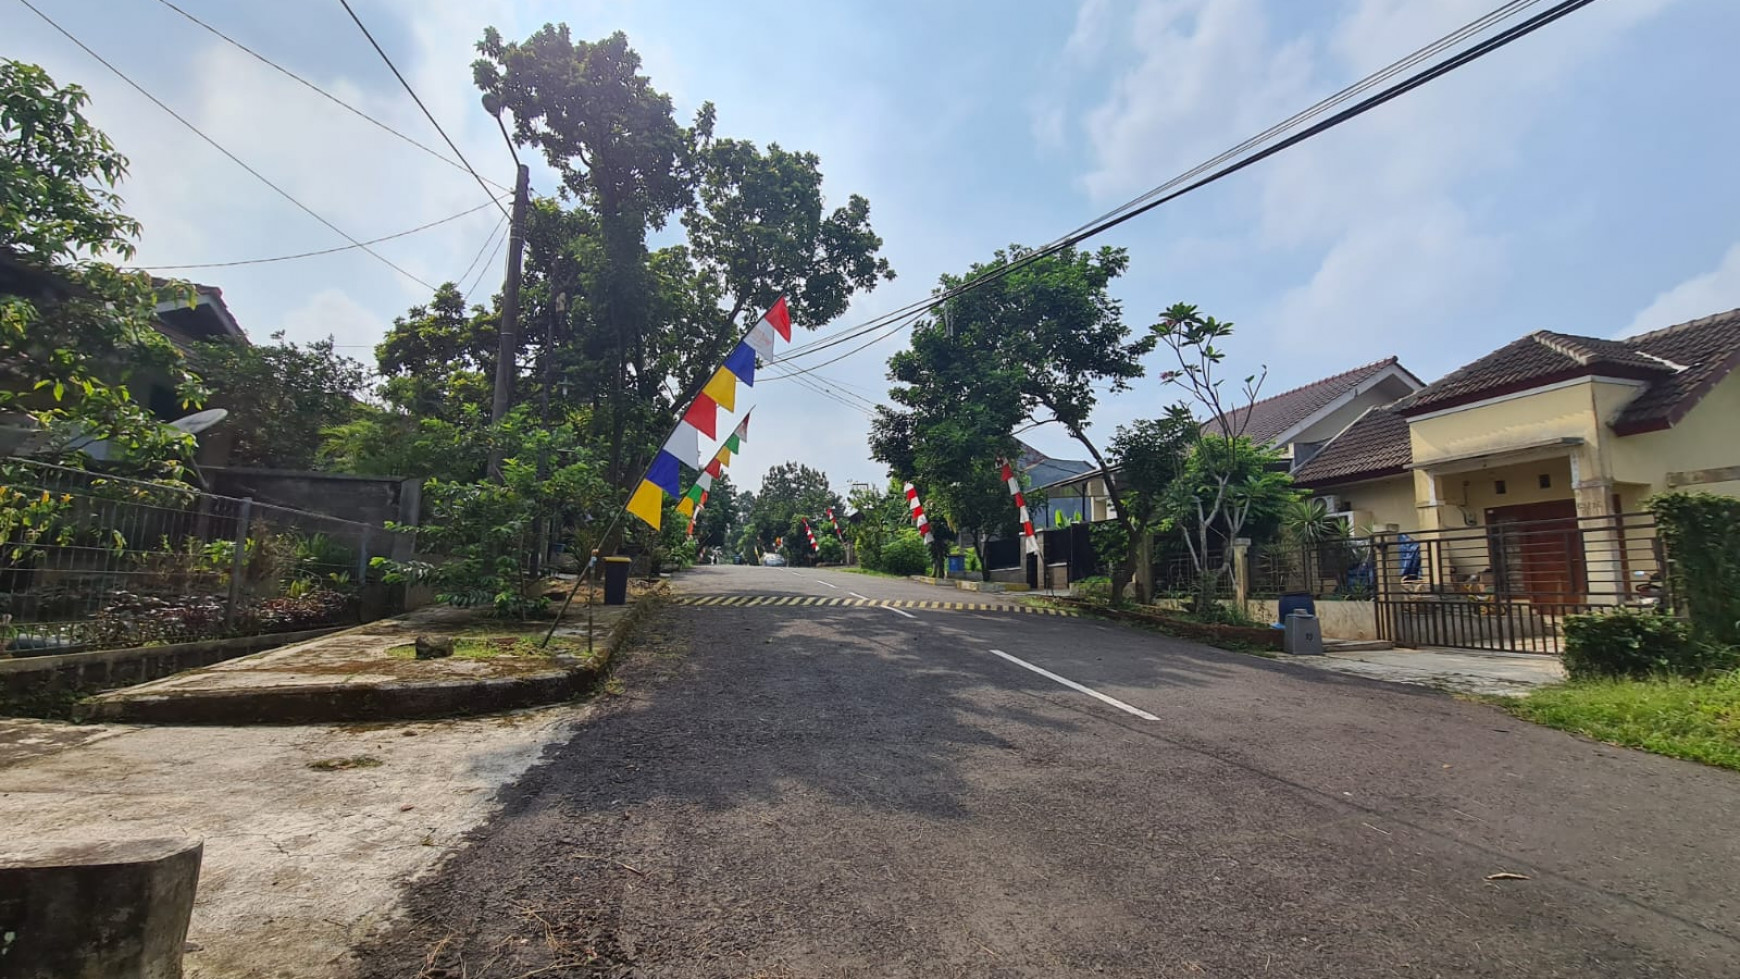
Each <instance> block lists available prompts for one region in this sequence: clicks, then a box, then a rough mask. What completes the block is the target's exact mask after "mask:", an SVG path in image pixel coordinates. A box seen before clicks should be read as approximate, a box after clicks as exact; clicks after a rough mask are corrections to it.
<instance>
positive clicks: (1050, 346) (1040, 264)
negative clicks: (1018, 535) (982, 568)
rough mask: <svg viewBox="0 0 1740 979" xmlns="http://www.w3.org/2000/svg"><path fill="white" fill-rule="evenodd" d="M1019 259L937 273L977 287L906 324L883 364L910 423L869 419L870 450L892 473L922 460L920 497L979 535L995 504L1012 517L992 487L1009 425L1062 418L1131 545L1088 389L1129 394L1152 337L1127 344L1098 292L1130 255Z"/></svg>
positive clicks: (1111, 304) (1125, 330)
mask: <svg viewBox="0 0 1740 979" xmlns="http://www.w3.org/2000/svg"><path fill="white" fill-rule="evenodd" d="M1025 254H1026V251H1025V250H1024V249H1022V248H1021V247H1020V246H1011V247H1010V248H1008V249H1006V250H1003V251H999V252H997V254H996V257H995V259H994V260H993V261H991V262H988V263H984V264H976V265H974V266H973V267H972V268H971V269H969V270H968V271H967V273H966V274H964V275H960V276H952V275H945V276H943V277H942V280H941V289H943V290H949V289H954V288H958V287H960V286H962V285H966V284H968V283H977V287H976V288H973V289H972V290H970V291H968V292H965V293H963V294H961V295H958V296H955V297H954V298H952V299H950V300H948V301H947V302H946V303H945V304H944V305H943V307H942V309H941V315H939V316H937V317H935V318H933V319H931V320H930V321H928V322H925V323H923V324H921V325H920V326H919V327H918V328H916V329H915V330H914V332H913V339H912V346H911V348H910V349H909V350H904V351H901V352H900V353H897V354H895V355H894V357H893V358H891V359H890V360H889V372H890V376H891V377H892V378H893V379H894V380H895V381H896V382H898V383H899V384H901V385H903V386H902V387H897V388H895V389H894V390H893V391H891V392H890V394H891V396H892V398H893V399H894V401H895V402H896V403H897V404H899V405H902V406H904V407H906V408H907V409H909V412H908V413H907V414H909V415H910V418H907V419H905V420H899V419H898V417H897V416H898V414H899V413H894V412H884V413H883V416H882V418H881V419H879V420H878V422H877V423H873V426H872V438H871V447H872V449H871V451H872V454H873V455H875V456H876V457H877V458H879V459H883V460H884V461H886V462H889V464H890V465H893V466H895V467H896V470H897V471H900V470H899V465H900V464H901V463H905V464H909V465H912V466H914V467H917V468H915V469H913V470H908V471H912V472H919V473H924V472H925V468H926V466H927V462H928V465H929V467H931V468H930V471H929V472H928V473H927V480H926V487H925V493H926V495H927V497H928V498H930V499H933V500H935V501H936V504H937V508H938V512H943V513H948V514H950V516H951V520H950V522H951V523H954V524H955V525H956V528H957V529H969V530H977V529H979V528H980V527H982V526H989V525H991V524H992V523H993V522H994V521H995V520H997V519H998V518H997V517H995V514H997V513H998V512H999V510H1000V511H1001V513H1003V514H1006V515H1008V519H1011V520H1012V519H1013V516H1014V509H1013V507H1012V506H1011V505H1010V503H1009V499H1008V495H1009V494H1008V491H1007V488H1006V487H1004V488H1003V491H1002V498H1001V501H1000V505H999V502H998V501H997V499H996V496H995V494H994V492H993V486H994V485H1001V484H1000V483H995V482H994V480H995V478H996V476H997V467H996V457H997V456H999V455H1013V454H1014V452H1015V449H1016V444H1015V442H1014V440H1013V437H1012V433H1013V431H1014V429H1015V426H1016V425H1017V424H1019V423H1020V422H1021V421H1022V420H1024V419H1026V420H1030V421H1031V422H1032V424H1034V425H1044V424H1052V423H1056V424H1060V425H1062V426H1063V427H1064V429H1065V431H1067V432H1068V433H1069V435H1070V437H1071V438H1073V439H1075V440H1076V442H1078V443H1079V444H1081V446H1082V447H1083V448H1084V449H1086V450H1087V452H1088V454H1089V455H1090V456H1092V457H1093V459H1094V461H1095V462H1096V463H1097V464H1098V465H1099V467H1100V469H1101V471H1102V472H1103V473H1104V476H1105V479H1106V484H1107V489H1108V491H1109V492H1110V493H1111V495H1112V498H1113V500H1114V501H1115V502H1117V503H1118V506H1117V512H1118V519H1119V520H1120V521H1121V523H1122V525H1123V526H1124V528H1125V533H1126V535H1127V536H1128V537H1129V539H1130V540H1131V541H1132V542H1133V541H1134V540H1135V539H1136V537H1137V535H1138V533H1139V532H1140V528H1139V526H1138V525H1137V524H1136V523H1135V521H1134V520H1133V519H1132V518H1131V517H1130V515H1129V508H1128V507H1127V506H1125V505H1123V501H1122V496H1123V494H1122V490H1121V487H1120V484H1119V481H1118V476H1117V474H1116V473H1115V472H1113V471H1111V469H1110V468H1109V466H1108V464H1107V459H1106V457H1105V455H1104V453H1102V452H1101V450H1100V448H1099V447H1098V445H1096V444H1095V443H1094V441H1093V440H1092V439H1090V438H1089V437H1088V427H1089V417H1090V416H1091V415H1092V413H1093V409H1094V407H1095V406H1096V404H1097V403H1098V397H1099V394H1098V392H1097V391H1096V389H1095V386H1096V385H1103V386H1104V387H1105V388H1106V389H1107V390H1109V391H1114V392H1116V391H1124V390H1127V389H1128V388H1129V382H1130V381H1132V380H1134V379H1136V378H1138V377H1141V376H1142V373H1143V368H1142V364H1141V358H1142V357H1143V356H1144V355H1145V354H1147V353H1148V352H1149V351H1150V350H1152V349H1153V347H1154V344H1155V343H1156V342H1157V341H1156V340H1155V339H1154V338H1152V337H1140V338H1136V339H1131V337H1130V329H1129V327H1127V326H1125V325H1124V323H1123V320H1122V307H1121V306H1120V305H1119V304H1118V302H1117V301H1116V300H1114V299H1112V298H1111V296H1110V293H1109V291H1108V288H1109V286H1110V283H1111V282H1112V280H1113V279H1115V278H1116V277H1117V276H1118V275H1120V274H1121V273H1122V272H1123V271H1124V270H1125V269H1126V268H1127V267H1128V265H1129V259H1128V256H1127V255H1126V254H1125V252H1124V251H1123V250H1122V249H1115V248H1103V249H1100V250H1099V251H1097V252H1084V251H1078V250H1076V249H1073V248H1072V249H1067V250H1064V251H1061V252H1058V253H1056V254H1053V255H1048V256H1046V257H1044V258H1040V259H1037V260H1033V261H1030V262H1029V263H1028V264H1025V265H1013V268H1011V266H1012V264H1013V263H1015V262H1017V261H1018V260H1021V259H1022V258H1023V256H1024V255H1025ZM903 439H904V440H905V441H906V443H907V447H905V448H901V447H900V445H899V443H900V442H901V441H902V440H903ZM957 520H959V521H965V523H956V521H957ZM982 556H983V555H982V554H981V555H980V557H981V558H982Z"/></svg>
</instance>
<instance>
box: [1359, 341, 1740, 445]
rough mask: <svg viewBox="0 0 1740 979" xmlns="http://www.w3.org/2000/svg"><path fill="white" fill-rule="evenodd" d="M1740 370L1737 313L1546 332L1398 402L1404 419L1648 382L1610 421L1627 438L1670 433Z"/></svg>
mask: <svg viewBox="0 0 1740 979" xmlns="http://www.w3.org/2000/svg"><path fill="white" fill-rule="evenodd" d="M1736 366H1740V310H1730V311H1729V312H1726V313H1719V314H1717V315H1715V316H1706V317H1704V318H1703V319H1699V320H1693V321H1691V322H1689V323H1681V324H1680V325H1678V326H1670V327H1668V328H1667V329H1665V330H1657V331H1655V332H1654V333H1645V334H1642V335H1640V336H1635V337H1626V338H1625V339H1622V340H1605V339H1601V338H1598V337H1583V336H1574V335H1571V334H1566V333H1553V332H1551V331H1548V330H1542V331H1539V332H1536V333H1531V334H1529V335H1528V336H1526V337H1523V338H1522V339H1520V340H1516V341H1514V342H1512V343H1508V344H1506V345H1504V346H1503V347H1500V348H1498V349H1497V350H1494V351H1493V352H1492V353H1489V354H1487V355H1486V356H1484V357H1482V358H1480V359H1479V360H1476V361H1474V362H1473V363H1471V364H1468V365H1466V366H1463V367H1460V368H1457V369H1456V370H1454V371H1451V372H1450V373H1449V374H1446V375H1445V376H1444V377H1442V378H1440V379H1438V380H1436V381H1434V382H1432V383H1431V384H1428V385H1427V386H1425V387H1424V388H1421V389H1420V390H1418V391H1415V392H1414V393H1413V394H1410V395H1408V396H1407V397H1405V398H1402V399H1401V400H1400V401H1397V402H1396V403H1395V404H1394V405H1392V406H1391V407H1393V408H1394V409H1395V410H1397V411H1399V412H1401V413H1402V414H1404V415H1417V414H1420V413H1423V412H1426V411H1432V410H1436V409H1443V408H1452V407H1455V406H1456V405H1460V404H1467V403H1469V402H1471V401H1478V400H1481V399H1483V398H1490V397H1497V396H1499V395H1503V394H1511V393H1515V392H1518V391H1526V390H1529V389H1531V388H1536V387H1541V386H1543V385H1546V384H1551V383H1554V382H1556V381H1563V380H1569V379H1571V378H1577V377H1589V376H1592V375H1600V376H1604V377H1623V378H1630V379H1633V380H1640V381H1644V382H1646V383H1647V385H1648V386H1647V387H1646V388H1645V390H1644V391H1643V392H1642V393H1641V394H1639V395H1638V396H1637V397H1635V398H1633V399H1632V400H1631V402H1630V403H1628V404H1627V405H1626V406H1625V408H1624V409H1623V410H1622V411H1621V412H1620V414H1619V417H1618V418H1616V419H1614V420H1613V428H1614V430H1615V431H1617V432H1619V433H1620V434H1622V435H1625V434H1631V433H1633V432H1645V431H1651V430H1654V429H1659V428H1666V427H1668V426H1669V425H1671V424H1673V423H1674V422H1675V421H1678V420H1679V418H1680V417H1681V416H1683V415H1684V414H1685V413H1686V412H1687V411H1689V410H1691V407H1692V406H1693V405H1694V404H1696V403H1697V402H1698V399H1699V398H1702V397H1703V395H1704V393H1705V392H1706V391H1708V390H1709V388H1710V387H1711V385H1714V384H1715V383H1716V382H1717V381H1719V380H1721V379H1722V378H1723V377H1725V376H1727V374H1728V373H1729V372H1730V371H1732V370H1733V369H1734V368H1735V367H1736Z"/></svg>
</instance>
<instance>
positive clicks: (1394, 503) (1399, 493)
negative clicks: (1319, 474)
mask: <svg viewBox="0 0 1740 979" xmlns="http://www.w3.org/2000/svg"><path fill="white" fill-rule="evenodd" d="M1311 493H1312V495H1314V496H1326V495H1327V496H1334V497H1335V498H1336V500H1337V501H1338V502H1339V503H1340V505H1341V507H1342V508H1343V509H1349V508H1351V510H1350V512H1351V514H1352V521H1353V525H1352V527H1351V528H1350V529H1351V530H1352V531H1353V532H1354V533H1355V534H1358V535H1363V534H1366V533H1368V532H1369V531H1371V530H1373V529H1377V530H1384V529H1386V526H1387V525H1388V524H1395V525H1396V528H1397V529H1398V530H1417V529H1419V514H1418V510H1417V508H1416V507H1415V505H1414V480H1413V477H1412V476H1410V475H1408V474H1406V473H1403V474H1401V475H1397V476H1386V477H1384V478H1383V479H1367V480H1361V481H1360V482H1357V483H1341V484H1338V485H1335V486H1320V487H1317V488H1315V489H1313V490H1311Z"/></svg>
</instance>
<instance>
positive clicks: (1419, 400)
mask: <svg viewBox="0 0 1740 979" xmlns="http://www.w3.org/2000/svg"><path fill="white" fill-rule="evenodd" d="M1736 367H1740V310H1731V311H1729V312H1726V313H1720V314H1717V315H1714V316H1707V317H1704V318H1703V319H1698V320H1693V321H1691V322H1689V323H1681V324H1679V325H1678V326H1670V327H1668V328H1666V329H1663V330H1656V331H1655V332H1653V333H1645V334H1642V335H1639V336H1635V337H1627V338H1625V339H1622V340H1608V339H1601V338H1597V337H1584V336H1575V335H1572V334H1565V333H1556V332H1552V331H1548V330H1542V331H1538V332H1535V333H1531V334H1529V335H1528V336H1526V337H1523V338H1522V339H1520V340H1517V341H1515V342H1513V343H1509V344H1506V345H1505V346H1503V347H1500V348H1499V349H1498V350H1495V351H1493V352H1492V353H1490V354H1487V355H1486V356H1484V357H1481V358H1480V359H1478V360H1476V361H1474V362H1473V363H1470V364H1468V365H1466V366H1463V367H1461V368H1458V369H1457V370H1455V371H1452V372H1451V373H1450V374H1448V375H1446V376H1445V377H1443V378H1442V379H1440V380H1438V381H1435V382H1433V383H1432V384H1430V385H1427V386H1426V387H1424V388H1422V389H1420V390H1419V391H1416V392H1414V393H1412V394H1410V395H1408V396H1407V397H1404V398H1402V399H1400V400H1398V401H1397V402H1395V403H1394V404H1392V405H1389V406H1387V407H1385V408H1381V409H1374V410H1371V411H1368V412H1366V413H1364V414H1362V415H1361V416H1360V418H1359V419H1358V420H1357V421H1355V422H1354V423H1353V424H1352V425H1349V426H1348V427H1347V428H1346V430H1344V431H1343V432H1342V433H1341V434H1340V435H1339V436H1337V437H1336V438H1335V439H1334V440H1333V441H1332V442H1331V443H1330V444H1329V445H1328V446H1326V447H1325V448H1324V449H1323V450H1321V451H1320V452H1319V453H1318V454H1317V456H1316V457H1315V458H1313V459H1312V460H1310V461H1309V462H1308V463H1307V464H1305V465H1304V466H1301V467H1300V468H1299V469H1298V470H1297V471H1295V473H1294V479H1295V481H1297V482H1298V483H1299V484H1301V485H1303V486H1306V487H1308V488H1310V489H1313V490H1315V491H1317V492H1318V493H1320V494H1321V495H1324V496H1326V497H1330V498H1332V499H1333V500H1334V501H1335V504H1336V505H1335V506H1334V507H1332V509H1335V510H1339V511H1343V512H1354V513H1359V514H1369V515H1370V521H1369V522H1370V523H1374V524H1379V525H1382V524H1393V525H1397V527H1398V529H1402V530H1413V529H1418V530H1432V529H1439V528H1452V527H1472V526H1479V525H1484V524H1490V523H1493V522H1494V521H1497V520H1517V519H1565V518H1574V517H1600V516H1611V515H1614V514H1619V513H1628V512H1635V511H1637V510H1639V509H1640V508H1641V507H1642V505H1643V501H1644V500H1646V499H1648V498H1649V497H1650V496H1652V495H1654V494H1656V493H1660V492H1663V491H1665V490H1670V489H1682V488H1697V489H1701V490H1705V491H1709V492H1714V493H1722V494H1726V495H1734V496H1740V436H1736V434H1735V431H1734V426H1735V423H1736V421H1737V420H1740V377H1735V376H1734V372H1735V368H1736ZM1410 511H1411V512H1410ZM1361 522H1365V521H1358V520H1356V523H1361Z"/></svg>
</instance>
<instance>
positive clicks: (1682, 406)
mask: <svg viewBox="0 0 1740 979" xmlns="http://www.w3.org/2000/svg"><path fill="white" fill-rule="evenodd" d="M1624 343H1626V344H1627V345H1628V346H1630V347H1632V348H1633V349H1636V350H1638V351H1641V352H1642V353H1645V354H1649V355H1650V356H1652V357H1659V358H1661V359H1662V360H1665V361H1668V362H1669V363H1670V364H1674V365H1678V366H1680V367H1682V368H1684V369H1683V370H1679V371H1676V372H1674V373H1673V374H1670V375H1668V376H1666V377H1663V378H1661V379H1660V380H1657V381H1656V382H1655V383H1654V384H1651V385H1650V386H1649V388H1648V390H1646V391H1644V392H1643V393H1642V394H1640V395H1638V396H1637V397H1635V398H1633V399H1631V401H1630V402H1629V403H1628V404H1626V406H1625V408H1624V410H1622V411H1620V413H1619V417H1618V418H1615V419H1614V420H1613V430H1614V431H1616V432H1618V433H1619V434H1621V435H1630V434H1632V433H1634V432H1648V431H1653V430H1655V429H1660V428H1667V427H1668V426H1669V425H1672V424H1673V423H1675V422H1677V421H1679V420H1680V419H1681V418H1683V417H1685V414H1686V412H1688V411H1690V410H1692V406H1693V405H1696V404H1697V403H1698V401H1699V400H1700V399H1701V398H1703V396H1704V395H1705V394H1706V393H1708V392H1709V390H1710V388H1712V387H1714V386H1715V385H1716V383H1717V382H1718V381H1720V380H1721V379H1722V378H1724V377H1727V376H1728V374H1729V373H1730V372H1732V371H1733V370H1734V369H1735V368H1737V367H1740V309H1730V310H1729V311H1727V312H1726V313H1717V314H1716V315H1714V316H1706V317H1704V318H1703V319H1697V320H1692V321H1691V322H1690V323H1681V324H1680V325H1678V326H1670V327H1668V328H1667V329H1665V330H1656V331H1655V332H1654V333H1644V334H1640V335H1638V336H1634V337H1628V338H1626V339H1625V341H1624Z"/></svg>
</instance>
